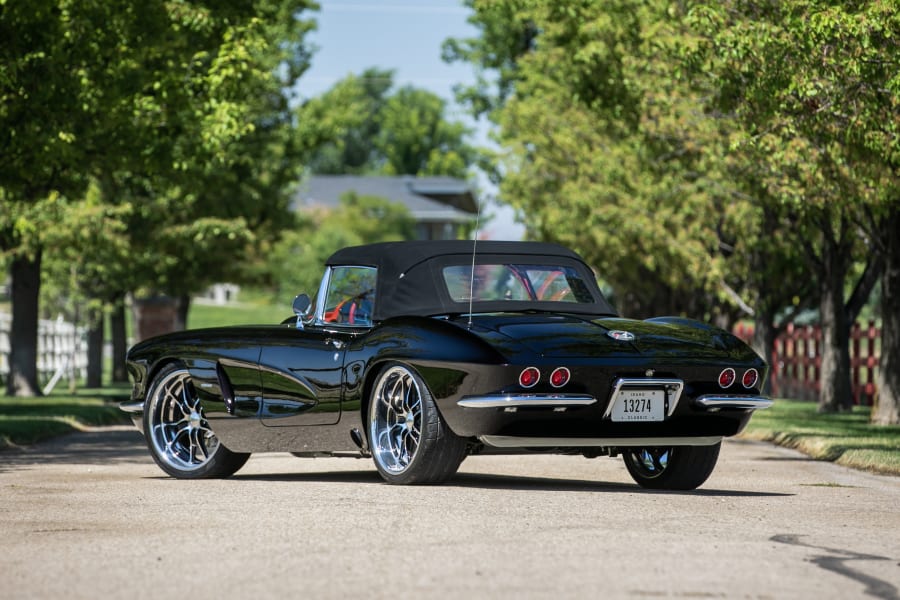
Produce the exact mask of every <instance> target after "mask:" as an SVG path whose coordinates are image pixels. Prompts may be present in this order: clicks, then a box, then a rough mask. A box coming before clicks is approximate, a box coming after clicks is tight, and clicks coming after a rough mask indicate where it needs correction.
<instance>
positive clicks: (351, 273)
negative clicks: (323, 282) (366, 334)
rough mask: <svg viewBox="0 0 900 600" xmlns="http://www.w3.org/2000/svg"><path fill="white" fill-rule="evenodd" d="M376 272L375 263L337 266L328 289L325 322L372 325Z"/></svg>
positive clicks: (333, 270) (358, 325)
mask: <svg viewBox="0 0 900 600" xmlns="http://www.w3.org/2000/svg"><path fill="white" fill-rule="evenodd" d="M375 275H376V269H374V268H372V267H334V268H333V269H332V270H331V277H330V279H329V281H328V289H327V290H326V292H325V311H324V320H325V322H326V323H337V324H342V325H352V326H355V327H369V326H371V325H372V311H373V310H374V308H375Z"/></svg>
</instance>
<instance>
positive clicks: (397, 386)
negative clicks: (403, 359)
mask: <svg viewBox="0 0 900 600" xmlns="http://www.w3.org/2000/svg"><path fill="white" fill-rule="evenodd" d="M372 402H373V403H374V404H373V405H372V406H371V420H370V424H369V427H370V430H369V439H370V440H372V446H373V447H372V452H373V454H375V455H376V456H375V458H376V460H377V461H378V463H379V464H380V465H381V466H382V467H383V468H384V469H385V470H387V471H388V472H392V473H402V472H403V471H405V470H406V468H407V467H409V465H410V463H411V462H412V461H413V459H414V458H415V456H416V452H417V451H418V449H419V444H420V442H421V439H422V394H421V391H420V390H419V386H418V383H417V382H416V380H415V378H414V377H413V376H412V374H411V373H410V372H409V371H408V370H406V369H405V368H404V367H399V366H397V367H392V368H390V369H388V370H387V371H385V372H384V373H382V374H381V376H380V377H379V379H378V383H377V384H376V386H375V396H374V397H373V399H372Z"/></svg>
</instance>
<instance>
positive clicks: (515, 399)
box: [456, 394, 597, 408]
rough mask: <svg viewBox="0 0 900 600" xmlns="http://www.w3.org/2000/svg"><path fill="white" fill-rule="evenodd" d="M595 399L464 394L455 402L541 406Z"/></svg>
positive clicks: (474, 405) (587, 402)
mask: <svg viewBox="0 0 900 600" xmlns="http://www.w3.org/2000/svg"><path fill="white" fill-rule="evenodd" d="M596 402H597V399H596V398H594V397H593V396H586V395H583V394H502V395H501V394H498V395H488V396H465V397H463V398H462V399H460V400H459V401H457V403H456V404H458V405H459V406H462V407H463V408H507V407H512V406H515V407H524V406H528V407H535V408H540V407H542V406H547V407H558V406H588V405H591V404H595V403H596Z"/></svg>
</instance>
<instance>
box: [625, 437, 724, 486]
mask: <svg viewBox="0 0 900 600" xmlns="http://www.w3.org/2000/svg"><path fill="white" fill-rule="evenodd" d="M721 447H722V442H719V443H718V444H714V445H712V446H674V447H671V448H627V449H626V450H625V451H624V453H623V454H622V458H624V459H625V466H626V467H627V468H628V472H629V473H630V474H631V477H632V479H634V480H635V481H636V482H637V484H638V485H640V486H641V487H643V488H648V489H653V490H693V489H696V488H698V487H700V486H701V485H703V482H705V481H706V480H707V479H708V478H709V476H710V474H712V472H713V469H714V468H715V467H716V461H717V460H718V459H719V449H720V448H721Z"/></svg>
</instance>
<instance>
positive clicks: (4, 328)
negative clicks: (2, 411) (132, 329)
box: [0, 313, 88, 392]
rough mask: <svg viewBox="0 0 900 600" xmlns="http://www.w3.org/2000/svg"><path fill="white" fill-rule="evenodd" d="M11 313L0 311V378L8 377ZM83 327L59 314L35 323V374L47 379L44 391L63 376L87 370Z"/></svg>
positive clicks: (76, 375) (81, 375)
mask: <svg viewBox="0 0 900 600" xmlns="http://www.w3.org/2000/svg"><path fill="white" fill-rule="evenodd" d="M11 329H12V315H10V314H8V313H0V378H2V379H3V380H4V381H5V380H6V378H7V377H8V376H9V351H10V348H11V346H10V338H9V336H10V331H11ZM86 333H87V330H86V329H85V328H84V327H78V326H76V325H74V324H73V323H67V322H65V321H63V320H62V317H60V318H59V319H57V320H55V321H48V320H43V319H42V320H41V321H39V322H38V357H37V370H38V377H39V378H40V379H41V380H42V381H45V382H47V386H46V387H45V388H44V389H45V391H48V392H49V389H52V387H53V386H54V385H55V384H56V383H57V382H58V381H59V380H60V379H61V378H63V377H65V378H66V379H76V380H78V379H82V378H84V377H85V375H86V371H87V362H88V360H87V339H86V337H85V336H86Z"/></svg>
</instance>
